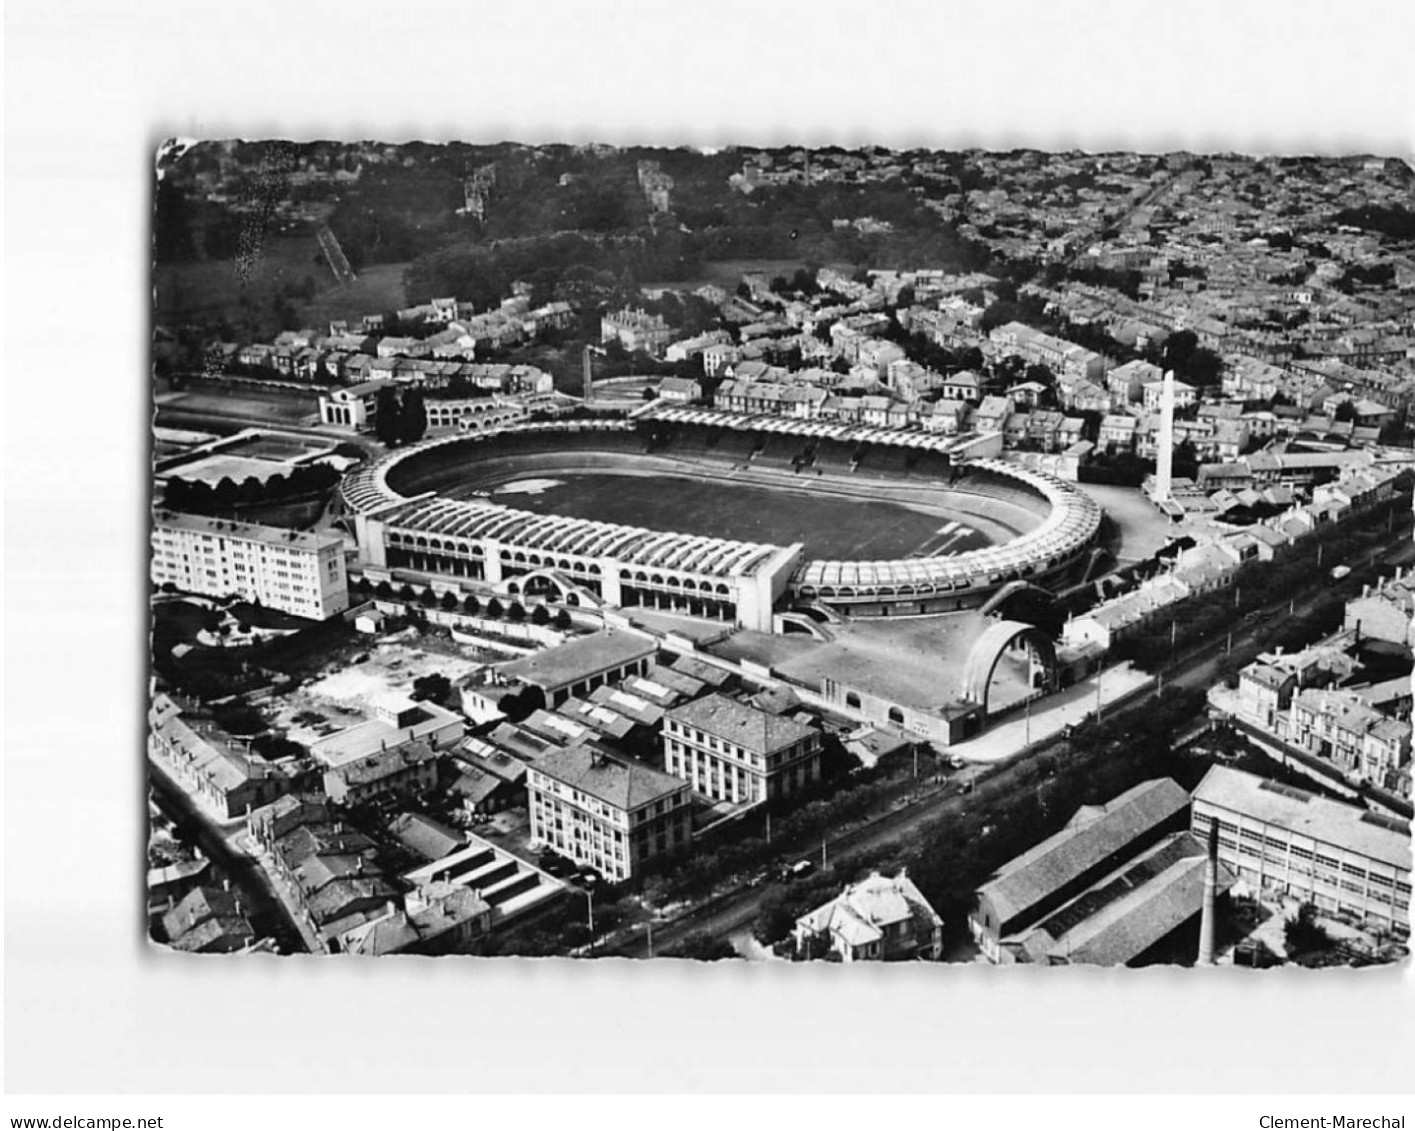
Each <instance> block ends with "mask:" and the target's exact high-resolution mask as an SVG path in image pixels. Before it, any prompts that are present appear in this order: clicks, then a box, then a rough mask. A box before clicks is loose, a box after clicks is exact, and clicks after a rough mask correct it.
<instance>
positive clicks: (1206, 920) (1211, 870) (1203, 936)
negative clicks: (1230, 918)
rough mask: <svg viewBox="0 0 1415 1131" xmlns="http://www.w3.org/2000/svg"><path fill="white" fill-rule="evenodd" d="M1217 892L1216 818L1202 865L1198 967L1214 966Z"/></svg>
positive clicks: (1213, 820) (1212, 823) (1210, 825)
mask: <svg viewBox="0 0 1415 1131" xmlns="http://www.w3.org/2000/svg"><path fill="white" fill-rule="evenodd" d="M1217 891H1218V818H1217V817H1214V818H1213V819H1212V820H1211V821H1210V823H1209V858H1208V860H1207V861H1206V862H1205V864H1204V909H1203V911H1202V912H1201V914H1200V918H1199V960H1198V965H1200V966H1212V965H1213V964H1214V897H1215V894H1216V893H1217Z"/></svg>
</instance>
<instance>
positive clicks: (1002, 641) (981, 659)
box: [963, 620, 1057, 718]
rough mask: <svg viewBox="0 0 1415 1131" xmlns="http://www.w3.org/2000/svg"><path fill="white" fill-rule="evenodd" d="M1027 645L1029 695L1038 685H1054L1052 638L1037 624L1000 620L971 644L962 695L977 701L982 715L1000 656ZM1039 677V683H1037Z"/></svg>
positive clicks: (1049, 687)
mask: <svg viewBox="0 0 1415 1131" xmlns="http://www.w3.org/2000/svg"><path fill="white" fill-rule="evenodd" d="M1016 648H1026V649H1027V650H1028V651H1029V653H1030V656H1029V659H1028V665H1027V671H1028V680H1027V682H1028V694H1031V692H1032V691H1033V690H1035V689H1037V688H1040V689H1041V690H1044V691H1052V690H1054V689H1055V688H1056V680H1057V663H1056V645H1055V644H1053V643H1052V640H1051V637H1050V636H1048V635H1047V634H1046V633H1045V632H1043V631H1042V630H1041V629H1040V628H1038V627H1037V626H1036V625H1032V624H1027V623H1026V622H1025V621H1020V620H1002V621H997V622H995V623H994V624H991V625H989V626H988V627H987V628H986V629H985V630H984V631H983V634H982V635H981V636H979V637H978V639H977V640H976V641H974V643H973V648H972V650H971V651H970V652H969V653H968V659H967V662H966V663H965V664H964V667H963V697H964V698H965V699H968V700H971V701H972V702H974V703H977V704H979V705H980V706H981V707H982V709H983V717H984V718H986V717H987V715H988V713H989V712H988V689H989V687H990V686H991V685H992V680H993V676H994V675H995V674H996V672H997V665H998V664H999V663H1000V662H1001V660H1002V657H1003V656H1004V655H1005V654H1006V653H1007V652H1008V651H1009V650H1012V649H1016ZM1038 677H1040V682H1038Z"/></svg>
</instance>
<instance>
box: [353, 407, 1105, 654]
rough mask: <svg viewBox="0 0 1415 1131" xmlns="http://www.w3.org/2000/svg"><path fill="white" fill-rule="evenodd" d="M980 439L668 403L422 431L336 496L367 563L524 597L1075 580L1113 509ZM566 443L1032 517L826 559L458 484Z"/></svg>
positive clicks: (949, 589)
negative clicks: (494, 495)
mask: <svg viewBox="0 0 1415 1131" xmlns="http://www.w3.org/2000/svg"><path fill="white" fill-rule="evenodd" d="M960 440H961V441H963V442H962V443H961V445H960V443H959V441H960ZM974 450H977V449H976V448H974V447H973V446H971V445H970V444H969V442H968V440H967V438H965V437H943V436H934V435H928V434H925V433H919V432H901V431H898V430H893V431H892V430H888V429H877V428H869V427H862V426H856V425H843V424H839V423H835V422H818V421H809V420H786V419H782V418H780V417H770V418H762V419H758V418H748V417H741V416H733V414H730V413H722V412H716V411H711V410H701V409H680V408H672V409H661V410H659V411H657V412H656V413H654V414H641V415H640V416H639V417H638V418H637V419H635V420H593V421H584V420H579V421H551V422H536V423H517V424H511V425H508V426H506V427H502V428H494V429H489V430H487V431H484V432H482V433H479V434H475V435H456V436H449V437H440V438H437V439H432V440H427V441H424V442H422V443H419V444H415V445H411V446H409V447H407V448H401V449H398V450H396V451H394V452H391V453H389V454H388V455H386V456H384V457H382V458H381V459H379V460H376V461H374V462H372V463H370V464H366V465H364V466H362V467H360V468H359V469H357V470H356V471H355V472H353V473H352V474H350V475H349V476H348V477H347V478H346V479H345V481H344V484H343V486H342V490H341V500H342V503H343V506H344V508H345V509H346V511H347V512H348V514H349V516H350V517H351V518H352V526H353V528H354V533H355V535H356V537H357V540H358V544H359V550H360V555H361V558H362V562H363V566H364V568H365V571H366V572H367V573H369V574H370V575H371V576H379V577H392V576H394V575H395V574H402V575H421V576H424V577H429V578H432V579H435V580H440V581H442V582H443V583H444V584H445V583H448V582H450V583H452V584H453V586H454V587H457V586H458V583H460V582H462V581H466V582H470V583H477V584H483V585H490V586H492V587H495V588H498V589H499V590H500V591H502V592H506V593H509V594H512V595H521V594H528V593H536V592H547V591H549V592H553V593H558V594H560V595H562V596H563V595H565V594H566V593H578V594H580V595H582V596H586V595H587V596H590V597H592V599H593V600H595V601H598V602H600V603H602V604H607V605H613V606H616V607H647V608H651V609H662V610H666V611H675V612H681V613H686V614H688V615H693V616H702V617H709V618H716V619H721V620H724V621H726V622H729V623H733V624H737V625H741V626H744V627H749V628H755V629H758V630H760V631H771V630H772V626H773V612H774V611H775V610H777V609H779V608H780V607H782V606H783V605H789V604H791V603H795V602H798V601H799V602H803V603H817V602H819V603H822V604H826V605H830V606H833V607H836V608H839V609H841V610H842V611H849V612H851V613H855V614H857V615H866V616H888V615H909V614H914V615H918V614H929V613H939V612H948V611H953V610H956V609H961V608H971V607H975V606H977V605H980V604H982V603H983V602H984V601H986V599H987V598H988V596H990V595H991V594H992V593H993V592H994V591H996V590H997V589H998V588H999V587H1001V586H1003V585H1005V584H1007V583H1009V582H1012V581H1018V580H1027V581H1030V582H1033V583H1035V584H1042V585H1044V584H1046V583H1048V582H1049V581H1056V580H1058V579H1060V578H1062V577H1063V576H1064V575H1065V574H1066V573H1067V572H1068V571H1069V570H1070V569H1072V568H1073V567H1074V566H1075V565H1076V564H1077V562H1078V561H1080V560H1081V559H1082V558H1083V557H1084V556H1085V554H1086V552H1087V551H1088V550H1089V549H1090V548H1091V546H1092V545H1093V544H1094V542H1095V540H1096V537H1097V534H1098V532H1099V529H1100V522H1101V511H1100V508H1099V507H1098V506H1097V505H1096V503H1095V502H1094V501H1093V500H1091V498H1090V497H1089V496H1087V495H1085V494H1084V493H1082V492H1080V491H1077V490H1076V489H1075V488H1073V487H1071V486H1070V485H1069V484H1067V483H1065V482H1064V481H1063V480H1061V479H1058V478H1055V477H1053V476H1051V475H1048V474H1046V473H1044V472H1040V471H1035V470H1030V469H1026V468H1022V467H1018V466H1015V465H1012V464H1008V463H1005V462H1003V461H1001V460H997V459H991V458H982V459H978V458H973V459H966V460H965V459H963V458H962V455H963V453H967V452H969V451H974ZM565 452H573V453H575V456H576V461H577V463H583V464H585V465H587V466H596V465H603V466H610V465H618V466H623V465H624V463H625V461H626V460H628V461H635V460H637V461H640V462H644V463H648V464H653V461H654V460H675V461H684V463H685V466H688V467H707V466H721V465H728V466H730V467H732V468H734V469H738V470H739V471H740V472H741V473H743V474H746V473H749V472H750V471H752V470H754V469H756V468H757V467H758V466H759V468H760V473H761V475H762V476H763V477H768V478H769V477H775V480H774V481H780V482H783V483H786V484H789V483H792V482H806V480H797V476H801V475H803V474H804V473H813V474H812V475H811V477H810V480H809V482H810V484H811V489H812V490H813V491H816V492H818V493H821V494H829V493H831V492H832V491H839V490H842V485H845V486H848V485H849V483H850V482H852V481H854V480H856V479H857V478H863V479H867V480H873V481H878V482H880V483H881V484H884V483H893V484H903V485H906V486H909V487H911V488H914V489H917V488H918V487H920V486H930V487H931V486H932V485H935V484H936V485H937V486H939V487H942V488H945V489H946V490H947V491H948V492H950V493H952V495H953V496H957V497H963V496H969V495H971V496H975V497H976V500H975V502H976V503H977V504H978V505H980V507H982V508H983V509H986V507H987V506H988V505H991V503H992V501H994V500H997V501H1001V502H1002V503H1004V504H1006V505H1007V506H1009V507H1011V508H1014V509H1015V511H1016V512H1017V513H1022V512H1025V514H1026V516H1030V517H1029V518H1028V521H1029V522H1031V523H1034V525H1032V526H1031V528H1030V529H1025V530H1023V531H1022V533H1020V534H1019V535H1018V536H1016V537H1014V538H1012V539H1011V540H1010V541H1007V542H1005V543H1003V544H1000V545H990V546H986V547H984V548H981V549H969V550H963V551H960V552H954V553H934V554H932V555H930V554H926V553H921V554H920V556H915V557H906V558H897V559H893V560H879V561H856V560H850V561H846V560H820V559H808V558H807V557H806V555H805V547H804V544H803V543H800V542H793V543H790V544H783V545H778V544H774V543H771V542H765V541H743V540H734V539H729V538H722V537H712V536H710V535H707V534H702V533H698V534H692V533H685V532H676V531H672V530H663V529H657V530H655V529H647V528H643V527H638V526H630V525H624V524H619V523H610V522H603V521H598V520H596V519H592V518H583V517H579V518H577V517H567V516H564V515H556V514H537V513H531V512H530V511H528V510H523V509H518V508H516V507H513V506H507V505H504V504H501V503H496V502H491V501H489V500H488V499H486V498H477V497H473V498H463V497H449V496H451V495H456V494H465V493H466V492H467V489H468V487H469V485H472V486H474V485H475V484H476V482H477V481H478V477H479V476H484V475H485V474H486V468H487V467H488V466H489V465H492V464H495V465H496V466H498V467H518V468H521V469H522V471H523V473H528V472H529V471H531V470H533V469H534V468H535V460H534V458H533V457H544V456H545V455H546V454H547V453H565ZM650 457H651V458H650ZM518 461H519V462H518ZM655 466H657V465H655ZM741 469H746V470H741ZM826 477H829V478H826Z"/></svg>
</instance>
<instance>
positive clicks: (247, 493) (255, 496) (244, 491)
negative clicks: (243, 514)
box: [236, 475, 265, 507]
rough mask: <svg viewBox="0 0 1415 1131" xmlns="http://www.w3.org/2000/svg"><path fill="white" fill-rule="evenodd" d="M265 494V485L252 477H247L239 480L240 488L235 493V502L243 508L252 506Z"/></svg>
mask: <svg viewBox="0 0 1415 1131" xmlns="http://www.w3.org/2000/svg"><path fill="white" fill-rule="evenodd" d="M264 494H265V484H264V483H262V482H261V481H260V480H259V479H257V478H256V477H255V476H254V475H247V476H246V477H245V478H244V479H242V480H241V486H240V488H239V490H238V492H237V496H236V501H237V503H238V505H240V506H243V507H248V506H252V505H254V504H256V503H259V502H260V501H261V498H262V497H263V496H264Z"/></svg>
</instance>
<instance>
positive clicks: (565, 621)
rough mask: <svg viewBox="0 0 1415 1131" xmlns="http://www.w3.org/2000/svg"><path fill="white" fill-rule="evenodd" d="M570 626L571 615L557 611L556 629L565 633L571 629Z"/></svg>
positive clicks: (561, 610) (562, 610) (563, 611)
mask: <svg viewBox="0 0 1415 1131" xmlns="http://www.w3.org/2000/svg"><path fill="white" fill-rule="evenodd" d="M570 625H571V620H570V614H569V613H568V612H566V611H565V610H564V609H557V610H556V613H555V627H556V628H558V629H560V630H561V631H562V632H564V631H566V630H568V629H569V627H570Z"/></svg>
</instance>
